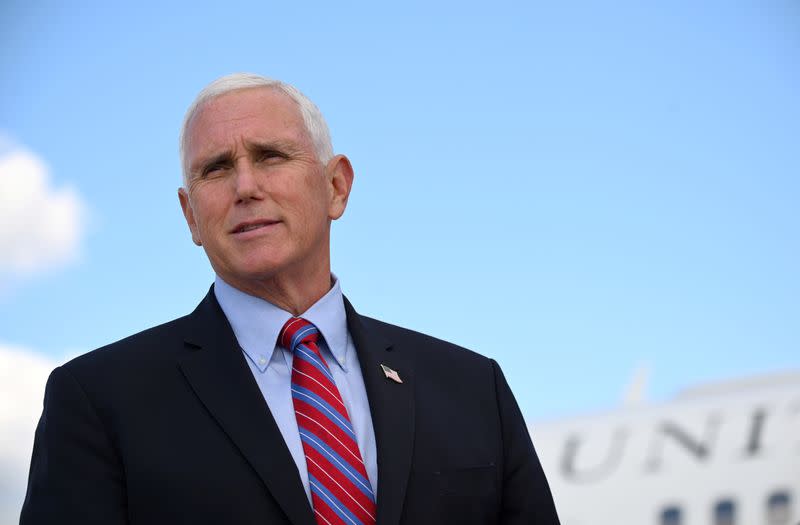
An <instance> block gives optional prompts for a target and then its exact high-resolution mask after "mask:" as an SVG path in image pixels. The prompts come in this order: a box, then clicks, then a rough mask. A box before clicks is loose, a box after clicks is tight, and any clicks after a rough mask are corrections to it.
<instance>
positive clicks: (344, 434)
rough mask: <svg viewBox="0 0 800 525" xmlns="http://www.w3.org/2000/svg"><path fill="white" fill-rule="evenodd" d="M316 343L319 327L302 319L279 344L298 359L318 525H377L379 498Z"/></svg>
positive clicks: (295, 385) (303, 433)
mask: <svg viewBox="0 0 800 525" xmlns="http://www.w3.org/2000/svg"><path fill="white" fill-rule="evenodd" d="M317 339H319V330H317V327H316V326H314V325H313V324H311V323H309V322H308V321H306V320H305V319H301V318H299V317H294V318H292V319H289V320H288V321H287V322H286V324H285V325H284V326H283V330H281V334H280V336H279V339H278V340H279V341H280V345H281V346H282V347H284V348H287V349H289V350H290V351H291V352H292V353H293V354H294V358H293V361H292V363H293V364H292V403H293V404H294V412H295V416H296V417H297V428H298V430H299V431H300V440H301V442H302V443H303V452H304V453H305V455H306V466H307V467H308V483H309V486H310V489H311V503H312V506H313V507H314V515H315V516H316V519H317V523H318V525H340V524H342V525H374V523H375V515H376V512H375V510H376V507H375V494H374V493H373V491H372V486H371V485H370V482H369V478H367V470H366V468H365V467H364V461H363V460H362V459H361V453H360V452H359V450H358V444H357V443H356V435H355V432H353V425H352V424H351V423H350V418H349V417H348V415H347V409H346V408H345V406H344V403H343V402H342V396H341V395H339V389H338V388H336V383H335V382H334V381H333V376H332V375H331V371H330V369H329V368H328V364H327V363H326V362H325V359H323V357H322V354H321V353H320V351H319V347H318V346H317Z"/></svg>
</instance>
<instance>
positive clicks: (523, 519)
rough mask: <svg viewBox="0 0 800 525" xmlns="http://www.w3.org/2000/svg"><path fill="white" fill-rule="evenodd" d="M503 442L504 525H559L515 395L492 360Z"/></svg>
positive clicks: (501, 519)
mask: <svg viewBox="0 0 800 525" xmlns="http://www.w3.org/2000/svg"><path fill="white" fill-rule="evenodd" d="M492 368H493V369H494V375H495V388H496V390H497V404H498V409H499V412H500V424H501V430H502V441H503V472H502V475H503V488H502V510H501V516H500V523H501V524H502V525H523V524H524V525H559V521H558V514H557V513H556V508H555V504H554V503H553V496H552V495H551V493H550V487H549V485H548V484H547V479H546V478H545V475H544V471H543V470H542V466H541V464H540V463H539V458H538V456H537V455H536V451H535V450H534V448H533V443H532V442H531V438H530V435H529V434H528V428H527V425H526V424H525V420H524V418H523V417H522V413H521V412H520V410H519V406H518V405H517V402H516V400H515V399H514V395H513V394H512V393H511V389H510V388H509V386H508V383H507V382H506V378H505V377H504V376H503V372H502V371H501V370H500V366H499V365H498V364H497V363H496V362H495V361H494V360H492Z"/></svg>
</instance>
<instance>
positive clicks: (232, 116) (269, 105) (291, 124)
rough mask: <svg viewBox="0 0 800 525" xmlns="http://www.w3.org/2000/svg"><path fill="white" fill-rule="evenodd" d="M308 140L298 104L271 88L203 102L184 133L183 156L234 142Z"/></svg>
mask: <svg viewBox="0 0 800 525" xmlns="http://www.w3.org/2000/svg"><path fill="white" fill-rule="evenodd" d="M241 139H250V140H258V141H267V140H297V141H302V142H306V141H308V140H310V139H309V136H308V132H307V130H306V126H305V122H304V120H303V116H302V113H301V111H300V107H299V106H298V104H297V103H296V102H295V101H294V100H293V99H292V98H291V97H289V96H288V95H287V94H285V93H283V92H282V91H280V90H279V89H275V88H272V87H255V88H244V89H239V90H235V91H230V92H227V93H223V94H221V95H217V96H215V97H213V98H209V99H208V100H204V101H203V102H202V103H200V104H199V105H198V107H197V110H196V111H195V112H194V114H193V115H192V116H191V118H190V119H189V121H188V123H187V129H186V144H185V146H186V155H187V159H190V158H191V157H192V156H193V155H194V154H196V153H197V152H198V150H205V149H207V148H211V149H216V148H220V147H224V146H226V145H230V143H232V142H235V141H236V140H241Z"/></svg>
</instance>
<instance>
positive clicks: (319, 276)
mask: <svg viewBox="0 0 800 525" xmlns="http://www.w3.org/2000/svg"><path fill="white" fill-rule="evenodd" d="M220 277H221V278H222V279H223V280H224V281H225V282H227V283H228V284H230V285H231V286H233V287H234V288H237V289H239V290H241V291H243V292H244V293H246V294H248V295H252V296H254V297H258V298H260V299H264V300H265V301H267V302H269V303H272V304H274V305H275V306H277V307H278V308H280V309H282V310H285V311H287V312H289V313H291V314H292V315H294V316H299V315H301V314H302V313H303V312H305V311H307V310H308V309H309V308H311V306H312V305H313V304H314V303H316V302H317V301H319V300H320V298H322V296H323V295H325V294H326V293H328V291H330V289H331V286H332V283H333V280H332V278H331V271H330V265H324V268H320V269H319V270H318V271H317V272H314V274H313V275H309V274H308V273H304V274H303V275H302V276H300V277H299V278H292V277H291V276H287V275H280V276H278V275H275V276H270V277H267V278H264V279H235V278H234V279H230V278H228V277H226V276H222V275H221V276H220Z"/></svg>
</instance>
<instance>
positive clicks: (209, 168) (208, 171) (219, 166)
mask: <svg viewBox="0 0 800 525" xmlns="http://www.w3.org/2000/svg"><path fill="white" fill-rule="evenodd" d="M224 168H225V166H223V165H222V164H211V165H210V166H206V168H205V169H204V170H203V176H206V175H211V174H212V173H214V172H215V171H220V170H222V169H224Z"/></svg>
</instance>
